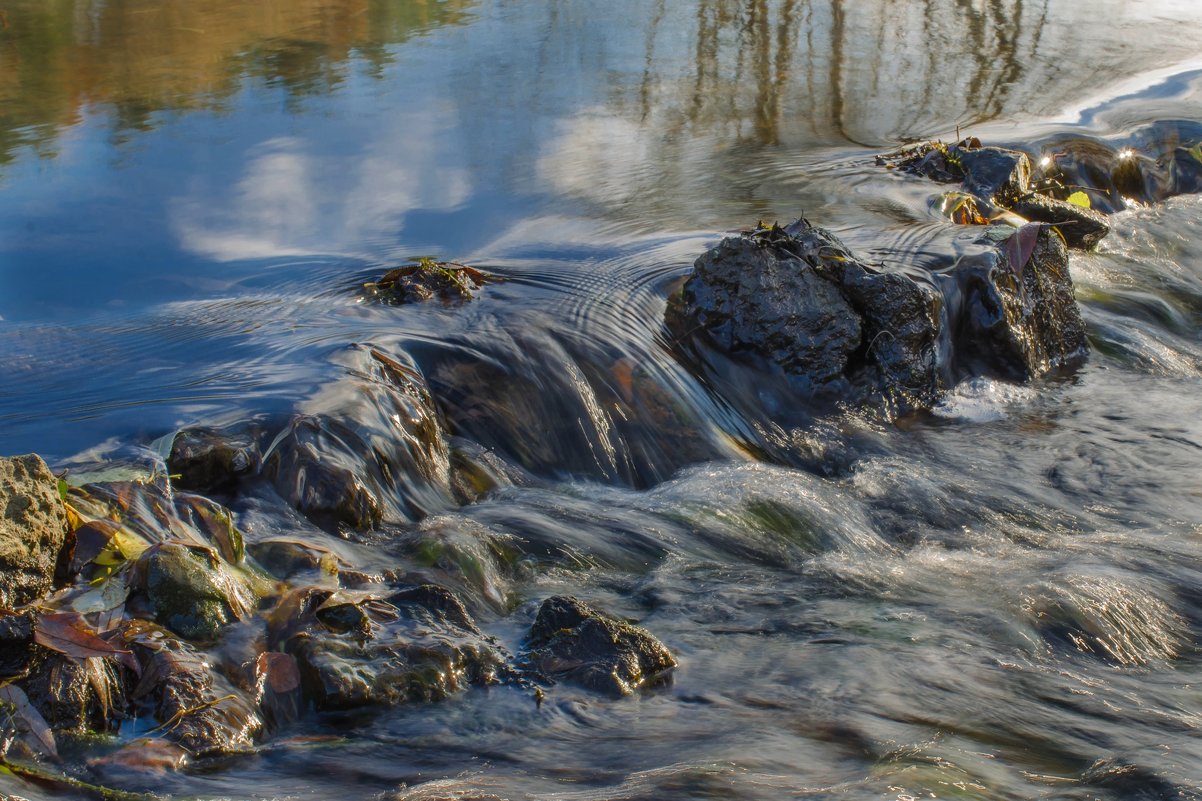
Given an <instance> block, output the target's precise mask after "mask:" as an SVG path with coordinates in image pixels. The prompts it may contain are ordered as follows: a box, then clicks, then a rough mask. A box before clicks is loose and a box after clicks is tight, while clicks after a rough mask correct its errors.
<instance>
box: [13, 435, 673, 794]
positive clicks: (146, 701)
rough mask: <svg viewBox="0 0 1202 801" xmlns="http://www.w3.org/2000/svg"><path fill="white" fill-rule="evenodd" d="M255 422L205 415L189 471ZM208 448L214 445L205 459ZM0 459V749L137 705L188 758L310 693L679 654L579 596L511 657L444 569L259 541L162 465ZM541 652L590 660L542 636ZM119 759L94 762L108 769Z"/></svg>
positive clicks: (353, 699)
mask: <svg viewBox="0 0 1202 801" xmlns="http://www.w3.org/2000/svg"><path fill="white" fill-rule="evenodd" d="M244 433H245V432H239V433H238V434H237V435H235V436H233V437H231V438H230V440H228V441H224V442H225V444H219V442H222V441H223V440H221V439H220V438H219V437H217V436H216V434H215V433H214V431H212V430H210V431H206V432H202V433H198V432H190V433H188V434H184V435H181V436H180V437H179V438H178V441H179V443H181V447H180V448H177V449H176V453H177V455H179V454H184V455H186V459H187V460H188V462H189V463H190V464H191V465H192V466H193V467H194V468H196V470H197V471H198V472H194V473H193V474H192V475H193V477H195V476H196V475H202V476H208V477H209V479H210V480H213V481H214V482H215V485H216V486H229V480H230V477H229V476H224V477H222V476H218V472H219V471H217V472H214V470H215V467H214V465H221V464H224V465H227V466H228V467H230V468H231V469H232V470H233V471H234V472H235V473H238V472H241V462H240V461H239V463H238V464H237V465H235V464H233V463H232V460H230V459H229V454H230V453H231V451H232V450H236V448H233V446H232V445H231V444H230V443H233V442H243V443H245V440H244V439H243V438H242V435H243V434H244ZM200 442H203V443H207V444H205V446H204V447H200V448H197V447H195V446H196V444H197V443H200ZM202 454H208V455H209V456H210V457H211V458H212V460H213V463H212V464H208V465H204V466H201V465H200V464H197V460H198V459H201V460H202V461H203V459H202ZM0 475H3V476H4V477H5V478H4V481H3V482H0V509H6V510H8V514H7V516H6V519H5V526H6V528H5V529H4V536H5V538H6V541H5V545H6V548H7V554H8V555H7V556H6V558H9V564H10V565H13V566H14V567H13V568H12V569H7V570H5V571H3V572H2V573H0V580H2V581H3V582H4V592H5V594H6V595H5V597H6V598H8V599H12V600H9V601H6V602H5V603H4V604H3V606H2V607H0V708H3V710H4V711H5V712H6V714H5V715H4V717H3V724H2V725H0V761H2V760H6V759H9V758H12V757H14V756H16V757H17V758H21V757H22V756H23V755H24V756H32V755H36V754H42V755H53V754H54V751H55V742H56V740H58V741H61V740H62V739H63V738H64V737H70V736H81V735H87V734H88V733H90V732H106V731H109V732H114V731H117V730H118V729H121V728H124V726H125V725H127V724H128V725H130V726H131V727H132V728H134V729H137V730H139V731H143V732H146V730H149V735H148V737H149V739H148V737H147V736H144V737H142V738H141V739H139V740H138V741H136V743H133V744H131V745H129V746H128V747H130V748H137V749H141V750H144V749H147V748H150V749H152V750H153V751H154V753H156V754H157V756H156V759H159V760H166V761H167V762H170V763H171V764H173V765H174V766H175V767H180V766H183V765H185V764H187V763H188V762H189V761H190V760H195V759H200V758H204V757H206V756H209V755H220V754H229V753H236V752H242V751H247V750H250V749H253V748H254V747H255V744H256V743H257V742H259V741H260V740H262V739H263V738H265V737H267V736H269V735H271V734H274V733H275V732H278V731H281V730H284V729H285V728H286V727H287V726H289V725H290V724H292V723H294V722H295V721H296V720H297V719H298V718H299V717H300V716H302V715H304V714H305V711H306V709H308V708H316V709H318V710H338V709H349V708H357V707H383V706H392V705H396V704H401V703H410V702H428V701H437V700H439V699H442V698H445V697H447V696H448V695H451V694H453V693H456V692H460V691H462V690H464V689H465V688H467V687H469V686H472V685H490V684H509V685H512V686H515V687H517V688H519V690H520V691H523V692H526V691H529V692H530V694H531V698H532V701H533V700H536V699H538V698H541V692H542V691H541V690H539V689H538V687H539V686H540V685H541V686H548V685H550V684H554V683H555V682H557V681H562V682H569V683H574V684H577V685H579V686H581V687H583V688H585V689H587V690H595V691H600V692H604V693H609V694H622V693H629V692H632V691H633V690H634V689H636V688H638V687H639V686H640V685H642V684H643V683H644V681H646V680H649V679H650V678H652V677H654V676H658V675H661V674H662V673H664V672H665V671H666V670H668V669H669V668H671V667H672V666H673V665H675V661H674V659H673V658H672V656H671V655H670V653H669V652H668V650H667V648H665V647H664V645H663V644H662V643H660V642H659V641H658V640H656V639H655V638H654V637H653V636H652V635H651V634H650V633H648V632H647V631H646V630H644V629H642V628H640V627H638V626H635V625H633V624H629V623H620V622H618V621H616V620H614V619H613V618H610V617H609V616H607V615H605V614H604V613H602V612H599V611H597V610H594V609H592V608H591V607H588V606H587V605H585V604H583V603H580V602H577V601H574V600H573V601H572V602H571V611H572V612H573V614H574V615H575V617H574V618H573V621H572V625H577V624H579V625H578V628H579V631H569V630H566V627H567V626H568V623H567V622H565V623H563V626H562V627H561V628H564V629H565V630H562V631H560V630H556V631H555V632H553V633H552V634H551V641H550V642H548V641H547V639H548V632H547V631H546V613H545V612H540V613H539V616H538V620H537V621H536V622H535V624H534V625H533V627H532V628H531V632H530V635H529V648H530V653H529V654H526V655H524V656H523V657H522V658H520V659H519V658H518V657H517V656H515V655H513V654H511V653H510V652H509V651H507V650H506V649H505V648H504V647H503V646H502V645H501V644H500V643H499V642H498V641H497V640H496V639H495V638H494V637H491V636H489V635H487V634H485V633H484V632H482V631H481V629H480V627H479V625H478V624H477V623H476V621H475V620H474V619H473V616H472V614H471V613H470V612H469V611H468V610H467V608H466V607H465V606H464V605H463V603H462V602H461V601H460V600H459V598H458V597H457V596H456V594H455V593H454V592H452V591H451V590H449V589H447V588H446V587H442V586H438V585H434V584H429V583H423V581H422V579H421V577H420V576H418V575H415V574H402V573H395V574H387V575H366V574H361V573H358V572H357V571H354V570H350V569H347V570H345V571H343V570H341V569H340V565H339V563H338V561H337V560H336V559H333V558H326V557H330V556H331V554H329V553H322V551H321V548H320V546H316V545H306V543H305V542H302V541H293V540H288V539H286V538H284V539H274V540H273V539H271V538H265V539H263V540H261V541H257V542H254V543H251V545H250V547H249V548H248V547H246V543H244V542H243V538H242V533H241V531H240V530H239V529H238V528H237V527H236V526H235V525H234V524H233V516H232V513H231V512H230V510H229V509H227V508H226V507H224V506H222V505H220V504H217V503H215V502H213V501H211V500H208V499H206V498H203V497H201V496H198V495H193V494H190V493H188V492H185V491H183V490H182V489H180V488H178V487H175V486H173V485H172V484H171V483H170V482H169V481H168V480H167V479H166V477H164V476H161V475H160V476H157V477H148V478H146V479H144V480H134V481H102V482H97V483H93V484H86V485H84V486H80V487H75V486H72V487H69V488H68V487H66V485H62V486H60V484H59V481H58V479H56V478H55V476H54V475H53V474H51V473H50V471H49V470H48V468H47V467H46V465H45V463H44V462H43V461H42V460H41V459H40V458H39V457H37V456H34V455H29V456H21V457H13V458H0ZM178 475H179V476H181V477H182V476H183V475H184V474H183V473H180V474H178ZM18 552H20V553H23V554H26V555H32V556H31V557H30V558H29V559H25V560H24V561H18V560H16V554H17V553H18ZM555 602H558V601H557V600H556V601H555ZM548 603H552V602H548ZM545 608H546V605H544V610H545ZM597 632H602V633H603V634H604V636H601V637H598V636H596V633H597ZM611 635H612V636H611ZM546 653H565V654H566V653H570V654H571V655H572V658H573V659H576V660H579V662H580V664H582V665H589V666H593V667H594V669H593V670H592V671H588V670H585V671H580V672H573V671H571V670H563V669H561V668H562V667H563V665H562V664H561V663H556V664H550V663H548V662H547V661H546V659H544V658H540V657H536V656H533V655H541V654H546ZM602 673H604V674H605V676H608V677H609V681H603V680H602V679H601V678H599V677H600V676H601V674H602ZM173 749H174V750H173ZM107 762H108V760H97V762H96V764H95V766H94V767H95V769H96V770H97V771H99V772H100V773H101V774H103V771H104V770H105V767H104V766H105V764H107ZM111 762H112V764H113V765H118V766H124V767H125V769H130V768H131V767H132V768H136V766H137V764H138V759H137V758H136V757H133V756H129V757H126V756H122V755H121V754H120V753H119V754H117V755H114V757H113V759H112V760H111Z"/></svg>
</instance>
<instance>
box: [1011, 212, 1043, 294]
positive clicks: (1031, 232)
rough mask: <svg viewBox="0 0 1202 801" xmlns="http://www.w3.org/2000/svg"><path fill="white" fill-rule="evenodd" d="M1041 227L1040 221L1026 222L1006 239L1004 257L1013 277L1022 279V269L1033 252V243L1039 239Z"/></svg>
mask: <svg viewBox="0 0 1202 801" xmlns="http://www.w3.org/2000/svg"><path fill="white" fill-rule="evenodd" d="M1042 227H1043V226H1042V225H1041V224H1040V223H1027V224H1026V225H1024V226H1023V227H1022V228H1019V229H1018V230H1017V231H1015V232H1014V233H1013V234H1011V235H1010V238H1009V239H1007V240H1006V248H1005V249H1006V258H1007V260H1009V262H1010V269H1011V270H1012V271H1013V272H1014V277H1015V278H1018V279H1020V280H1021V279H1022V276H1023V270H1024V269H1026V267H1027V262H1029V261H1031V254H1033V253H1034V252H1035V243H1036V242H1038V241H1039V229H1040V228H1042Z"/></svg>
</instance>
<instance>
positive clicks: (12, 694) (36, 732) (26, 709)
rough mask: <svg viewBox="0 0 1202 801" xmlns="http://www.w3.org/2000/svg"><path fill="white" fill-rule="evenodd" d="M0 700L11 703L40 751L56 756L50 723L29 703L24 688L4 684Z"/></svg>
mask: <svg viewBox="0 0 1202 801" xmlns="http://www.w3.org/2000/svg"><path fill="white" fill-rule="evenodd" d="M0 702H3V703H6V704H9V705H11V706H12V708H13V709H14V710H15V711H16V714H17V716H18V717H19V718H21V720H23V721H25V725H26V726H27V727H28V728H29V733H30V735H31V736H32V737H33V738H34V740H35V741H36V742H37V745H38V747H39V748H41V750H42V751H44V752H45V753H47V754H50V755H51V756H53V757H56V758H57V757H58V746H57V745H55V742H54V732H52V731H50V724H49V723H47V722H46V719H45V718H44V717H42V715H41V713H40V712H38V711H37V710H36V709H34V708H33V704H31V703H29V698H28V697H27V696H26V695H25V691H24V690H22V689H21V688H20V687H17V686H14V685H12V684H6V685H4V686H3V687H0Z"/></svg>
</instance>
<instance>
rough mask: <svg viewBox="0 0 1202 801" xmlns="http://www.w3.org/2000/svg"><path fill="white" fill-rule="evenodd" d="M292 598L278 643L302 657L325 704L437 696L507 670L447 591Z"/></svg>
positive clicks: (312, 689)
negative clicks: (383, 596)
mask: <svg viewBox="0 0 1202 801" xmlns="http://www.w3.org/2000/svg"><path fill="white" fill-rule="evenodd" d="M292 604H293V609H294V610H295V612H294V614H288V613H285V616H286V617H288V618H290V619H289V620H288V622H287V624H286V626H285V627H284V629H283V632H282V636H281V637H280V641H279V646H280V647H281V648H282V649H283V650H284V651H285V652H286V653H288V654H291V655H292V656H293V657H295V659H296V662H297V666H298V669H299V673H300V677H301V682H302V687H303V689H304V693H305V696H306V698H308V699H310V700H312V701H313V703H315V704H316V705H317V707H318V708H321V709H346V708H352V707H359V706H375V705H385V706H392V705H396V704H401V703H406V702H412V701H436V700H439V699H441V698H445V697H447V696H448V695H450V694H452V693H454V692H457V691H459V690H462V689H463V688H465V687H467V686H468V685H471V684H489V683H493V682H495V681H497V680H498V676H499V675H502V674H504V673H505V672H506V668H505V667H504V660H503V658H502V656H501V654H500V653H499V652H498V651H497V650H496V648H495V647H494V646H493V645H492V643H491V642H489V641H488V640H487V639H486V638H484V637H482V636H481V635H480V634H479V631H478V630H477V629H476V627H475V625H474V624H473V623H472V622H471V620H470V618H469V617H467V612H466V610H465V609H464V608H463V606H462V604H459V603H458V601H456V600H454V597H453V596H450V594H449V593H446V592H445V591H441V592H440V591H438V590H436V589H431V588H420V587H419V588H413V589H409V590H403V591H400V592H395V593H393V594H391V595H390V597H388V599H387V600H385V599H384V598H381V597H379V596H377V595H374V594H371V593H351V592H349V591H340V592H337V593H334V592H330V591H328V590H318V589H313V590H311V591H308V592H306V593H304V594H302V595H300V597H299V598H298V599H297V600H294V601H293V602H292ZM280 635H281V632H278V631H277V636H280Z"/></svg>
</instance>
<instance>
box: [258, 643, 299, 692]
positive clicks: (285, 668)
mask: <svg viewBox="0 0 1202 801" xmlns="http://www.w3.org/2000/svg"><path fill="white" fill-rule="evenodd" d="M256 668H257V670H258V672H259V675H260V676H262V677H263V679H264V680H265V681H266V682H267V686H268V687H270V688H271V691H272V692H274V693H279V694H283V693H288V692H292V691H293V690H295V689H297V688H298V687H300V670H299V668H297V665H296V657H294V656H292V654H285V653H282V652H280V651H266V652H264V653H261V654H259V658H258V660H257V661H256Z"/></svg>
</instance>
